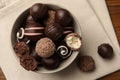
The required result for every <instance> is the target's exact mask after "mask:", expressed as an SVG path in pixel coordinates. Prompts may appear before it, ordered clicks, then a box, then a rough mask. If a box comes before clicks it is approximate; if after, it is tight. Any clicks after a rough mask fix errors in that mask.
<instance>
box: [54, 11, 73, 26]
mask: <svg viewBox="0 0 120 80" xmlns="http://www.w3.org/2000/svg"><path fill="white" fill-rule="evenodd" d="M71 21H72V17H71V14H70V13H69V12H68V11H67V10H65V9H59V10H57V11H56V14H55V22H57V23H59V24H60V25H62V26H65V27H66V26H68V25H69V24H70V22H71Z"/></svg>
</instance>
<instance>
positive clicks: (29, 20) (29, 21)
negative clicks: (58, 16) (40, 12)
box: [26, 15, 35, 23]
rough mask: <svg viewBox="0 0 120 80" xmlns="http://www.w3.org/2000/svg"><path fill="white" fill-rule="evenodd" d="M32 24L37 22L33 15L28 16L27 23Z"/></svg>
mask: <svg viewBox="0 0 120 80" xmlns="http://www.w3.org/2000/svg"><path fill="white" fill-rule="evenodd" d="M31 22H35V21H34V19H33V17H32V16H31V15H28V17H27V19H26V23H31Z"/></svg>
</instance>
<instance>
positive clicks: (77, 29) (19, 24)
mask: <svg viewBox="0 0 120 80" xmlns="http://www.w3.org/2000/svg"><path fill="white" fill-rule="evenodd" d="M47 5H48V6H49V7H51V8H53V9H59V8H63V7H60V6H56V5H52V4H47ZM63 9H65V8H63ZM70 13H71V15H72V12H70ZM28 14H29V9H28V10H26V11H24V12H23V13H22V14H21V15H20V16H18V18H17V20H16V21H15V23H14V25H13V29H12V33H11V42H12V46H13V47H14V45H15V44H16V42H17V40H16V33H17V30H18V29H19V28H20V27H23V26H22V24H25V23H24V22H25V19H26V17H27V16H28ZM72 16H73V19H74V30H75V32H76V33H78V34H79V35H80V36H81V29H80V25H79V22H78V21H77V19H76V18H75V16H74V15H72ZM14 54H15V53H14ZM78 54H79V52H78V51H74V52H73V53H72V55H71V56H70V57H69V58H68V59H66V60H65V61H63V62H62V63H61V64H60V66H59V67H58V68H56V69H53V70H47V69H45V68H44V67H40V69H39V70H38V71H34V72H37V73H55V72H58V71H61V70H63V69H65V68H66V67H68V66H69V65H70V64H71V63H72V62H73V61H74V60H75V58H76V57H77V55H78ZM15 57H16V58H17V59H18V61H19V58H18V57H17V55H15ZM21 67H22V66H21Z"/></svg>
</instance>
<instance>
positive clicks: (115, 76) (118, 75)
mask: <svg viewBox="0 0 120 80" xmlns="http://www.w3.org/2000/svg"><path fill="white" fill-rule="evenodd" d="M106 3H107V5H108V8H109V11H110V15H111V19H112V22H113V25H114V29H115V32H116V35H117V38H118V41H119V43H120V0H106ZM0 80H6V79H5V76H4V75H3V73H2V70H1V69H0ZM98 80H120V71H117V72H115V73H112V74H109V75H107V76H105V77H103V78H100V79H98Z"/></svg>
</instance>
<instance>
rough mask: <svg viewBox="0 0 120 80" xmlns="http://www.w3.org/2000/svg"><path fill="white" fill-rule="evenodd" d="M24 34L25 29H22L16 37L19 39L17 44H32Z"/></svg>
mask: <svg viewBox="0 0 120 80" xmlns="http://www.w3.org/2000/svg"><path fill="white" fill-rule="evenodd" d="M24 33H25V30H24V28H20V29H19V30H18V32H17V34H16V37H17V42H21V41H23V42H25V43H26V44H28V43H29V42H30V40H28V39H27V38H25V37H24Z"/></svg>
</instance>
